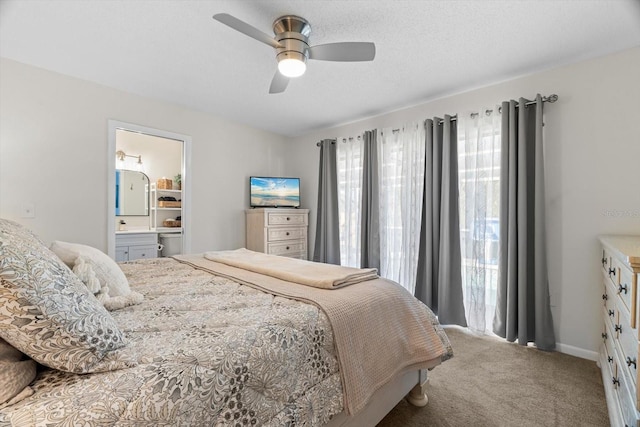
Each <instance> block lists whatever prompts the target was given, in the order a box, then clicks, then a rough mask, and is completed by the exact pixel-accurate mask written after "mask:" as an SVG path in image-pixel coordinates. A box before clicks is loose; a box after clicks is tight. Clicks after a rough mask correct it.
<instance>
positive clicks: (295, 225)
mask: <svg viewBox="0 0 640 427" xmlns="http://www.w3.org/2000/svg"><path fill="white" fill-rule="evenodd" d="M246 219H247V249H249V250H252V251H256V252H264V253H267V254H272V255H282V256H288V257H292V258H299V259H307V234H308V228H309V210H308V209H286V208H256V209H248V210H247V211H246Z"/></svg>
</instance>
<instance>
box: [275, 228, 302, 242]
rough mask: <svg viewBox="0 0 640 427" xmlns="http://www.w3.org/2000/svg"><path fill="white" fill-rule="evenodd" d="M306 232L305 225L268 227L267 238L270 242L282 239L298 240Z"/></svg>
mask: <svg viewBox="0 0 640 427" xmlns="http://www.w3.org/2000/svg"><path fill="white" fill-rule="evenodd" d="M306 234H307V228H306V227H296V228H268V229H267V240H268V241H270V242H278V241H282V240H300V239H303V238H304V237H305V236H306Z"/></svg>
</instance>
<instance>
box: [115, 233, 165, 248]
mask: <svg viewBox="0 0 640 427" xmlns="http://www.w3.org/2000/svg"><path fill="white" fill-rule="evenodd" d="M157 242H158V235H157V234H156V233H125V234H116V246H131V245H155V244H156V243H157Z"/></svg>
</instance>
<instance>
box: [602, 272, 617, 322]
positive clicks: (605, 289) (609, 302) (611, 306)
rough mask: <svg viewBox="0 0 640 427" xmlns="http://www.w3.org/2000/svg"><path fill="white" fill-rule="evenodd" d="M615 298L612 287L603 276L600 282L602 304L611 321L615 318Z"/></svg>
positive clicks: (615, 294)
mask: <svg viewBox="0 0 640 427" xmlns="http://www.w3.org/2000/svg"><path fill="white" fill-rule="evenodd" d="M617 298H618V297H617V293H616V291H615V289H614V288H613V285H612V284H611V282H610V281H609V279H608V277H607V276H604V278H603V280H602V304H603V305H604V308H605V311H606V313H607V315H608V316H609V317H611V318H612V321H613V318H614V316H615V308H616V299H617Z"/></svg>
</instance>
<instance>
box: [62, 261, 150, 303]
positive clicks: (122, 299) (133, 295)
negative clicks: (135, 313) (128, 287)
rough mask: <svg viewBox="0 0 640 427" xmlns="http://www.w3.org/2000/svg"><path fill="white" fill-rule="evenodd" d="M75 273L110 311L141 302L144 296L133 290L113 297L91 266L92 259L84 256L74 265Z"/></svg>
mask: <svg viewBox="0 0 640 427" xmlns="http://www.w3.org/2000/svg"><path fill="white" fill-rule="evenodd" d="M73 273H74V274H75V275H76V276H77V277H78V279H80V280H81V281H82V283H84V284H85V285H86V286H87V288H88V289H89V290H90V291H91V292H93V294H94V295H95V296H96V298H98V301H100V302H101V303H102V305H104V308H106V309H107V310H109V311H113V310H118V309H121V308H124V307H128V306H130V305H135V304H140V303H141V302H142V300H143V299H144V297H143V296H142V294H140V293H138V292H135V291H131V292H129V293H128V294H126V295H118V296H117V297H112V296H110V295H109V287H108V286H101V285H100V281H99V280H98V278H97V277H96V273H95V272H94V271H93V268H91V263H90V261H87V259H86V258H85V257H84V256H79V257H78V258H77V259H76V262H75V264H74V266H73Z"/></svg>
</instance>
